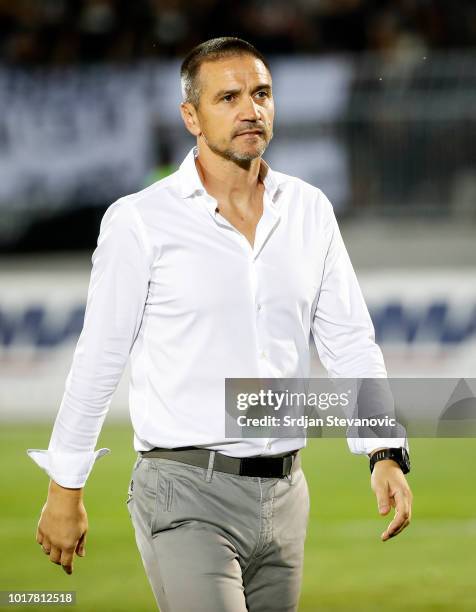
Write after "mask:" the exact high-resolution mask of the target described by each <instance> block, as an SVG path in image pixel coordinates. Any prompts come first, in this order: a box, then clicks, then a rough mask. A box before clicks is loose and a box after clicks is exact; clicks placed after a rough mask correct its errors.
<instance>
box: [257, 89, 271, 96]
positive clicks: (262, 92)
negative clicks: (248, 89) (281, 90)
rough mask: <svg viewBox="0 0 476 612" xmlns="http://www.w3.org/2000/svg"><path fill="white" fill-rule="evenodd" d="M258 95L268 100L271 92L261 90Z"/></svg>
mask: <svg viewBox="0 0 476 612" xmlns="http://www.w3.org/2000/svg"><path fill="white" fill-rule="evenodd" d="M256 95H257V96H258V97H260V98H268V97H269V92H267V91H266V90H265V89H261V90H260V91H258V92H257V93H256Z"/></svg>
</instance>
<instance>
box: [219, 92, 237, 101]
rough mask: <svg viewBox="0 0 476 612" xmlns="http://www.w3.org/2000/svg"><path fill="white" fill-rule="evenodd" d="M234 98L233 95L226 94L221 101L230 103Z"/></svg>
mask: <svg viewBox="0 0 476 612" xmlns="http://www.w3.org/2000/svg"><path fill="white" fill-rule="evenodd" d="M234 97H235V96H234V94H226V95H225V96H223V98H222V100H224V101H225V102H231V101H232V100H233V98H234Z"/></svg>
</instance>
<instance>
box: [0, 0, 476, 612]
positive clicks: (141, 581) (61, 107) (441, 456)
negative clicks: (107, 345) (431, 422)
mask: <svg viewBox="0 0 476 612" xmlns="http://www.w3.org/2000/svg"><path fill="white" fill-rule="evenodd" d="M223 35H235V36H240V37H243V38H245V39H246V40H249V41H250V42H252V43H253V44H255V45H256V46H257V48H258V49H259V50H260V51H262V52H263V53H264V54H265V55H266V56H267V57H268V58H269V60H270V63H271V68H272V75H273V85H274V96H275V102H276V123H275V137H274V139H273V141H272V143H271V145H270V147H269V149H268V150H267V152H266V154H265V159H266V160H267V161H268V162H269V163H270V165H271V166H272V167H273V168H274V169H276V170H279V171H282V172H285V173H288V174H294V175H297V176H299V177H301V178H303V179H305V180H307V181H309V182H311V183H312V184H314V185H316V186H318V187H320V188H321V189H322V190H323V191H324V192H325V193H326V195H327V196H328V197H329V199H330V200H331V202H332V203H333V205H334V208H335V211H336V214H337V216H338V218H339V222H340V226H341V230H342V233H343V236H344V240H345V242H346V245H347V248H348V250H349V252H350V255H351V258H352V261H353V264H354V267H355V268H356V271H357V274H358V277H359V280H360V282H361V286H362V289H363V292H364V294H365V297H366V299H367V303H368V306H369V309H370V312H371V315H372V319H373V321H374V325H375V330H376V336H377V341H378V342H379V343H380V345H381V347H382V349H383V352H384V356H385V359H386V363H387V368H388V371H389V375H391V376H410V377H420V376H421V377H423V376H425V377H455V378H459V377H474V376H475V374H474V372H475V365H476V144H475V142H476V3H475V2H474V1H473V0H459V1H458V2H451V1H450V0H295V1H293V2H290V1H284V0H240V1H239V2H237V1H234V2H232V1H230V0H221V1H218V0H194V2H186V1H183V0H135V1H134V2H127V1H126V0H15V2H11V1H9V0H0V419H1V420H0V425H1V430H0V436H1V441H2V444H1V446H0V454H1V457H2V459H3V461H4V464H6V465H7V466H11V469H7V470H5V475H4V476H2V478H4V483H5V485H6V486H5V487H4V493H5V494H6V496H7V499H8V502H9V503H8V504H6V505H4V506H3V509H2V513H3V516H2V521H1V524H0V533H1V535H2V538H5V543H8V542H9V548H8V550H11V549H14V550H15V551H16V552H15V555H16V556H15V559H16V561H15V562H13V563H12V564H10V565H9V568H8V569H7V566H6V565H4V563H5V562H2V566H1V573H0V579H1V581H0V589H6V588H33V587H34V586H35V587H36V588H50V587H51V588H58V589H59V588H61V589H65V588H68V584H67V582H66V581H67V580H69V578H63V576H60V575H59V570H58V569H57V568H56V566H53V565H52V564H49V565H48V564H46V563H45V560H44V559H43V558H41V557H40V556H39V554H38V551H37V549H36V546H37V545H36V544H35V543H34V526H35V524H36V520H37V512H38V511H39V509H40V501H39V500H40V499H41V495H42V493H40V491H41V492H44V491H45V490H46V489H45V486H46V483H47V480H46V479H45V478H44V475H43V474H42V473H40V470H39V469H38V468H37V467H36V466H34V464H33V463H32V462H31V461H30V460H29V459H28V458H27V457H26V454H25V452H24V450H25V449H26V448H27V447H29V448H31V447H37V448H46V447H47V443H48V438H49V433H50V431H51V426H52V423H53V420H54V417H55V415H56V412H57V410H58V407H59V403H60V400H61V396H62V392H63V387H64V382H65V378H66V375H67V373H68V370H69V367H70V365H71V358H72V354H73V350H74V347H75V344H76V341H77V338H78V336H79V333H80V331H81V327H82V322H83V317H84V308H85V301H86V293H87V286H88V280H89V273H90V269H91V254H92V251H93V249H94V247H95V244H96V239H97V234H98V230H99V223H100V220H101V217H102V215H103V213H104V211H105V209H106V208H107V206H109V205H110V204H111V203H112V202H113V201H114V200H115V199H117V198H118V197H120V196H122V195H125V194H127V193H131V192H135V191H138V190H140V189H142V188H143V187H145V186H147V185H149V184H150V183H152V182H154V181H156V180H158V179H160V178H161V177H163V176H166V175H167V174H168V173H170V172H173V171H174V170H175V169H176V168H177V167H178V165H179V164H180V162H181V161H182V159H183V157H184V156H185V155H186V153H187V152H188V150H189V149H190V148H191V147H192V146H193V144H194V142H193V140H192V138H191V136H190V135H189V134H188V132H187V131H186V130H185V128H184V127H183V125H182V120H181V118H180V114H179V110H178V105H179V102H180V82H179V66H180V62H181V59H182V58H183V57H184V55H185V54H186V53H187V52H188V51H189V50H190V48H191V47H193V46H194V45H196V44H198V43H200V42H202V41H204V40H206V39H208V38H212V37H215V36H223ZM322 372H323V371H322V368H321V366H320V364H319V362H318V359H317V356H316V355H315V353H314V360H313V374H315V375H319V374H322ZM127 416H128V412H127V373H126V375H125V376H124V377H123V379H122V381H121V385H120V387H119V389H118V391H117V393H116V395H115V397H114V400H113V403H112V407H111V410H110V413H109V415H108V419H107V422H106V425H105V427H104V433H103V434H102V436H104V439H103V440H102V445H104V444H105V445H109V447H110V448H112V449H113V450H115V452H114V453H112V454H111V456H110V457H108V458H106V459H104V460H102V461H101V462H100V463H99V464H98V465H97V467H95V472H94V476H93V478H92V479H91V480H92V481H93V482H94V484H91V485H90V489H89V491H90V493H88V494H89V496H90V509H91V510H90V512H91V511H92V512H94V513H95V515H94V516H95V521H96V523H95V524H96V525H97V528H96V535H95V537H96V538H97V539H96V543H97V546H96V547H94V545H93V544H92V545H91V548H92V549H93V550H92V554H91V556H92V557H93V559H85V560H79V561H78V565H79V564H81V567H84V568H86V564H87V563H89V564H90V565H89V566H88V567H89V570H86V569H85V570H84V572H89V574H88V573H86V574H84V573H83V574H82V577H81V575H80V576H77V577H75V578H73V580H77V581H78V583H77V585H78V589H81V590H78V593H80V594H81V595H82V597H83V600H82V601H83V604H82V605H81V606H79V605H78V607H79V608H80V609H82V610H86V609H89V607H88V606H89V605H90V606H91V608H92V606H93V605H95V604H97V603H98V602H100V603H101V606H100V607H99V608H100V609H101V608H102V609H105V610H123V609H124V610H126V609H130V608H129V607H127V605H126V604H125V603H124V601H123V598H124V597H125V596H126V595H127V593H133V594H134V598H135V599H134V601H137V602H138V603H137V606H135V609H136V610H142V609H144V610H145V609H152V608H153V600H152V599H151V595H150V592H149V590H148V586H147V583H146V582H145V577H144V576H143V570H142V567H141V565H140V558H139V557H138V556H137V553H136V551H135V547H134V543H133V540H132V535H131V533H130V525H128V524H127V523H128V517H127V514H126V513H125V508H122V506H121V507H120V508H119V509H117V508H116V507H113V506H112V505H111V506H110V507H108V508H106V507H105V503H106V502H105V500H104V499H101V491H102V490H103V489H104V487H105V486H107V483H108V482H112V481H116V482H119V483H122V484H121V485H120V486H122V488H123V489H124V490H123V491H120V492H118V491H117V490H116V489H114V492H111V498H110V500H111V504H112V502H113V501H114V499H115V497H114V495H115V496H116V497H117V498H118V500H122V497H124V499H125V495H126V491H127V484H128V483H127V480H128V477H129V472H130V467H132V462H133V460H134V454H133V451H132V448H131V447H132V434H131V431H130V426H129V425H128V421H127ZM104 440H106V442H105V441H104ZM100 443H101V440H100ZM413 448H414V449H415V451H414V452H415V455H416V457H420V458H421V463H420V469H419V471H418V472H417V474H415V476H414V478H415V479H416V480H415V481H414V482H415V484H414V485H412V486H415V487H416V486H418V489H419V492H420V493H421V492H423V493H421V496H420V502H419V503H420V505H419V506H417V511H419V513H420V514H419V521H418V522H417V524H416V525H415V527H414V528H413V526H412V530H413V532H412V534H411V535H410V533H408V534H406V533H405V534H403V535H402V536H401V538H397V539H395V540H392V541H391V542H390V543H388V544H386V545H385V546H384V548H385V551H384V552H385V553H387V554H388V555H389V559H390V558H393V559H396V560H397V561H398V566H399V571H398V572H396V573H394V572H392V571H391V565H389V566H388V567H387V568H386V569H383V568H380V570H379V573H378V574H377V579H378V578H379V577H380V579H381V582H379V584H378V585H377V586H376V585H375V584H374V581H373V578H374V575H373V573H372V572H373V571H374V570H375V566H374V565H372V561H371V559H372V558H375V557H376V555H380V556H381V555H382V551H381V548H380V543H379V542H378V535H379V533H380V532H381V531H382V530H383V523H382V520H386V519H378V518H377V519H376V518H374V515H375V508H374V506H375V504H374V500H373V499H372V497H371V494H369V491H368V474H367V472H366V470H367V467H366V465H365V462H362V463H361V462H360V461H359V460H356V459H355V458H353V457H352V456H348V455H347V453H348V451H347V448H346V445H345V442H343V441H342V440H337V441H336V440H334V441H331V440H328V441H321V440H313V441H311V444H310V445H309V449H308V450H307V451H306V453H308V454H307V456H306V457H307V462H308V463H307V465H308V466H310V467H308V470H307V472H306V473H307V474H308V478H309V480H310V485H313V487H311V493H312V495H313V496H314V495H315V497H313V499H316V500H317V501H316V505H315V506H314V511H313V512H314V513H315V514H314V518H315V519H316V520H315V526H314V527H312V528H311V529H312V531H311V533H310V539H309V542H310V543H309V544H308V553H307V559H308V560H309V561H308V564H307V566H306V568H307V569H306V575H305V581H304V585H303V599H302V610H342V611H344V610H345V611H346V612H347V611H348V610H350V609H352V610H360V609H361V610H365V611H366V612H368V611H369V610H374V609H375V610H377V609H379V606H380V604H381V603H382V601H383V600H385V602H386V607H387V609H388V610H401V609H410V610H430V609H431V610H450V609H451V610H470V609H471V610H473V609H476V596H475V594H474V589H470V586H469V584H470V583H469V576H468V571H469V568H470V567H471V564H470V563H468V561H469V560H470V559H471V560H472V561H473V562H474V563H473V567H474V564H475V563H476V557H475V553H474V544H475V543H476V520H475V512H474V507H476V504H475V502H476V498H475V493H474V476H471V477H469V476H466V474H465V473H463V474H462V473H461V465H462V464H467V463H469V464H470V465H471V462H474V460H475V459H476V452H475V444H474V441H473V440H471V439H467V440H463V439H461V440H454V441H451V440H438V441H436V440H424V441H423V440H420V441H417V440H416V441H414V445H413ZM329 454H330V455H331V456H332V457H333V458H334V459H335V461H334V462H333V465H335V472H333V474H328V473H326V474H325V475H324V474H322V473H321V472H320V467H319V466H322V465H326V464H327V463H328V458H329ZM319 462H320V463H319ZM323 462H324V463H323ZM314 465H315V466H316V467H315V472H314V469H313V466H314ZM129 466H130V467H129ZM339 474H340V476H339ZM456 474H458V477H457V476H456ZM17 476H21V478H22V480H21V482H27V483H28V490H26V491H24V490H23V489H22V491H23V492H22V491H19V489H18V485H17V480H16V478H17ZM339 478H340V480H339ZM344 483H345V485H344ZM442 490H445V491H446V492H447V493H446V494H445V495H444V497H445V499H444V501H443V500H442V499H441V491H442ZM29 491H31V492H36V496H35V494H31V495H30V493H29ZM94 491H97V496H96V495H95V494H94ZM436 491H439V495H436ZM349 496H350V497H349ZM349 499H351V500H352V502H353V503H350V504H349ZM326 504H327V506H326ZM90 518H91V517H90ZM313 524H314V523H313ZM32 529H33V532H32ZM314 529H315V530H316V531H314ZM379 530H380V531H379ZM125 534H127V536H126V535H125ZM32 538H33V539H32ZM101 538H102V539H101ZM404 538H405V539H404ZM373 540H375V542H374V541H373ZM435 540H438V543H439V544H437V543H436V541H435ZM471 544H472V547H470V545H471ZM102 546H103V548H101V547H102ZM438 546H439V548H438ZM390 547H393V548H392V549H391V550H390V552H389V548H390ZM116 548H117V551H116V552H115V553H114V554H115V556H114V559H115V563H116V564H118V566H119V570H120V571H121V580H122V576H123V575H124V576H126V575H127V576H128V577H129V579H128V581H126V582H125V583H124V584H122V585H118V584H117V574H115V573H114V567H111V568H110V569H109V570H106V574H105V575H104V576H103V577H102V578H101V580H100V581H99V580H97V578H95V576H96V577H97V575H98V573H100V569H101V568H102V565H101V561H100V559H104V557H105V556H107V555H109V554H110V551H111V550H115V549H116ZM422 548H423V549H425V550H426V551H428V552H429V553H430V554H429V555H427V556H425V555H422V554H421V553H420V552H418V551H421V550H422ZM126 550H127V551H128V552H127V557H126V552H125V551H126ZM94 551H95V552H94ZM358 551H360V553H359V552H358ZM94 554H96V555H97V561H96V563H97V564H98V565H97V566H94ZM101 555H102V556H101ZM391 555H392V556H391ZM393 555H395V556H394V557H393ZM399 555H400V556H399ZM409 556H410V557H411V559H412V560H411V561H409ZM428 558H431V559H432V564H430V563H429V561H428ZM17 561H18V564H20V563H21V564H22V567H23V568H24V569H23V571H22V572H19V567H20V565H17ZM346 563H347V565H346ZM50 566H51V567H50ZM94 567H96V570H94ZM342 567H348V568H349V572H350V573H347V574H345V575H343V574H342ZM25 568H26V569H25ZM402 568H405V569H403V570H402ZM119 570H117V571H119ZM334 570H335V571H336V572H339V574H338V577H337V573H334ZM81 571H83V570H81ZM402 571H403V575H404V576H403V577H402V574H401V573H400V574H399V572H402ZM25 572H26V573H25ZM108 572H109V573H108ZM87 576H89V578H88V579H86V577H87ZM88 580H90V581H93V582H94V589H91V586H90V582H88ZM70 582H71V581H70ZM371 584H372V587H371V586H370V585H371ZM42 585H48V586H43V587H42ZM87 585H89V587H88V586H87ZM126 587H127V588H126ZM121 588H122V589H123V590H122V591H121ZM389 593H391V596H390V595H389ZM392 597H393V599H392ZM399 597H400V599H399ZM110 598H113V599H110ZM379 598H380V599H379ZM402 598H403V599H402ZM111 601H113V604H111V603H110V602H111ZM349 601H352V602H353V603H352V606H351V607H349V605H350V604H349ZM84 602H86V603H84ZM87 602H89V603H87ZM379 602H380V603H379ZM450 602H451V603H450ZM392 606H393V607H392Z"/></svg>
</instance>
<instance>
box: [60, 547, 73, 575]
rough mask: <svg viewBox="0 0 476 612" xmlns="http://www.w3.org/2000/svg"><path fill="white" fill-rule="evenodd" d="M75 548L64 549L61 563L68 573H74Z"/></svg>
mask: <svg viewBox="0 0 476 612" xmlns="http://www.w3.org/2000/svg"><path fill="white" fill-rule="evenodd" d="M73 555H74V548H69V549H67V550H63V551H62V553H61V565H62V566H63V569H64V571H65V572H66V573H67V574H72V573H73Z"/></svg>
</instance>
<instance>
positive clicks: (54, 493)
mask: <svg viewBox="0 0 476 612" xmlns="http://www.w3.org/2000/svg"><path fill="white" fill-rule="evenodd" d="M87 531H88V515H87V514H86V509H85V507H84V504H83V489H67V488H65V487H62V486H60V485H59V484H57V483H56V482H55V481H54V480H51V481H50V485H49V489H48V499H47V500H46V504H45V505H44V506H43V509H42V511H41V516H40V520H39V522H38V529H37V531H36V541H37V542H38V544H40V545H41V547H42V548H43V551H44V552H45V554H47V555H49V557H50V561H51V562H52V563H56V564H57V565H61V566H62V567H63V569H64V571H65V572H66V573H67V574H72V573H73V557H74V553H75V552H76V554H77V555H79V556H80V557H84V555H85V554H86V550H85V543H86V533H87Z"/></svg>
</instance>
